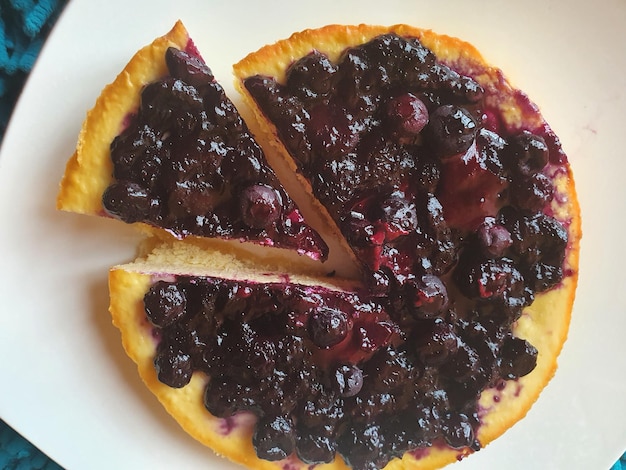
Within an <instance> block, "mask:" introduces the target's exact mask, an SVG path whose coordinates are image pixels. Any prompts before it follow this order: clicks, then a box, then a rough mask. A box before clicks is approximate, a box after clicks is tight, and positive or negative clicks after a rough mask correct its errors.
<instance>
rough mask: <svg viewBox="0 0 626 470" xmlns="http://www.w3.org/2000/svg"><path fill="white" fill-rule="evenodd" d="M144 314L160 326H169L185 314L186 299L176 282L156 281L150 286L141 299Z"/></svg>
mask: <svg viewBox="0 0 626 470" xmlns="http://www.w3.org/2000/svg"><path fill="white" fill-rule="evenodd" d="M143 302H144V306H145V310H146V315H148V318H149V319H150V321H151V322H152V323H153V324H154V325H156V326H158V327H161V328H164V327H166V326H169V325H171V324H173V323H174V322H176V321H177V320H179V319H180V318H182V316H183V315H184V314H185V308H186V306H187V299H186V297H185V293H184V291H183V290H182V289H181V288H180V286H179V285H178V284H176V283H171V282H167V281H158V282H156V283H155V284H153V285H152V286H151V287H150V290H148V292H147V293H146V295H145V296H144V299H143Z"/></svg>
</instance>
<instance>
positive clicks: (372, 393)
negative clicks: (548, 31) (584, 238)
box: [109, 34, 568, 470]
mask: <svg viewBox="0 0 626 470" xmlns="http://www.w3.org/2000/svg"><path fill="white" fill-rule="evenodd" d="M167 57H168V58H167V63H168V68H169V73H170V75H171V76H170V77H167V78H165V79H163V80H160V81H158V82H156V83H155V84H153V85H151V86H150V87H148V88H147V89H146V91H145V92H144V95H145V96H144V97H143V98H142V107H141V109H140V112H139V116H138V117H137V119H138V121H137V122H134V123H132V125H131V127H129V129H127V130H126V131H124V132H123V133H122V134H121V135H120V136H119V137H118V138H117V139H116V140H115V141H114V143H113V144H112V148H111V151H112V160H113V162H114V166H115V170H114V171H115V175H116V178H118V179H119V181H118V182H116V183H115V184H117V185H120V187H118V188H117V189H116V187H115V185H113V186H112V187H111V188H110V191H111V193H113V194H112V197H110V199H111V200H112V203H110V204H109V207H111V208H112V209H113V211H115V207H118V206H119V207H121V206H124V205H125V204H126V202H119V201H128V200H133V201H135V200H136V202H133V204H134V205H133V208H132V209H129V208H126V209H124V210H125V211H126V212H124V211H122V210H121V209H120V210H118V212H115V214H118V213H119V214H122V212H124V214H126V215H123V217H129V216H128V214H131V219H132V218H137V219H138V220H142V219H141V214H147V216H148V217H150V220H159V219H168V220H171V219H170V218H171V214H175V215H176V217H177V219H176V220H177V221H176V223H177V224H179V225H180V226H181V227H182V228H184V229H185V230H189V231H191V229H192V225H190V221H191V220H193V221H196V220H200V221H201V225H202V226H206V227H213V229H214V230H215V231H216V232H218V233H225V232H228V233H235V227H231V226H228V224H226V223H225V222H224V220H227V219H228V220H236V221H237V222H233V223H240V224H242V225H244V226H245V229H246V230H248V231H256V232H259V233H263V234H270V233H272V231H273V230H275V228H276V227H277V226H278V225H280V224H284V227H283V228H284V229H285V230H287V231H289V233H291V235H292V236H293V237H294V238H295V239H297V240H299V242H300V243H301V244H302V245H303V246H307V243H309V242H310V241H311V240H313V239H314V238H313V237H311V236H310V235H309V232H307V230H306V228H303V227H302V226H300V227H295V224H296V222H297V221H298V220H299V217H301V216H300V215H299V213H298V212H297V211H295V209H293V204H292V203H291V202H290V201H289V200H288V197H287V195H286V194H285V193H284V192H283V190H282V189H276V188H280V186H278V185H277V184H275V181H276V180H274V179H273V178H269V179H267V178H266V177H267V176H268V172H270V171H271V170H269V169H266V165H265V160H264V156H263V153H262V152H261V150H260V149H259V148H258V146H256V144H255V143H254V142H253V141H252V140H251V138H249V136H248V134H247V129H246V128H245V124H244V123H243V121H242V120H241V118H240V117H239V116H238V114H236V113H235V110H234V106H233V105H232V103H230V102H228V101H224V100H223V99H222V98H221V96H222V92H221V90H220V89H219V85H217V84H216V83H215V82H214V80H213V77H212V74H211V72H210V70H209V69H208V67H205V66H204V65H203V63H202V62H201V61H200V59H198V58H197V57H194V56H190V55H189V54H186V53H181V52H180V51H176V50H171V51H168V56H167ZM244 86H245V87H246V89H247V90H248V91H249V92H250V94H251V95H252V97H253V98H254V99H255V100H256V101H257V103H258V104H259V106H260V107H261V109H262V111H263V112H264V113H265V115H266V116H267V117H268V118H269V119H270V120H271V121H272V122H273V123H274V124H275V125H276V129H277V133H278V136H279V137H280V139H281V140H282V141H283V143H284V144H285V146H286V147H287V150H288V151H289V152H290V154H292V155H293V157H294V160H295V161H296V163H297V165H298V170H299V171H300V172H301V173H302V174H303V176H305V177H306V178H307V179H308V180H309V181H310V183H311V187H312V189H313V193H314V196H315V197H316V198H317V199H318V200H319V201H320V202H321V203H322V204H323V205H324V206H325V207H326V208H327V209H328V212H329V214H330V215H331V216H332V217H333V218H334V220H335V222H336V223H337V226H338V227H339V228H340V229H341V230H342V233H343V234H344V236H345V238H346V240H347V241H348V243H349V244H350V246H351V248H352V249H353V251H354V252H355V254H356V256H357V258H358V259H359V260H360V261H362V267H363V274H364V281H365V282H364V285H365V286H367V290H366V291H362V292H361V291H360V292H340V291H330V290H327V289H324V288H322V287H305V286H300V285H297V284H292V283H290V282H285V283H282V284H272V283H270V284H254V283H246V282H243V281H227V280H219V279H212V278H194V277H187V276H176V278H175V280H173V281H172V280H171V279H168V282H163V281H157V282H155V284H154V286H153V287H152V288H151V289H150V291H149V292H148V293H147V294H146V297H145V298H144V305H145V308H146V317H147V319H148V320H150V322H151V323H152V326H153V327H154V328H155V330H157V332H158V334H155V337H156V338H159V340H158V341H159V344H158V347H157V355H156V358H155V367H156V369H157V372H158V377H159V379H160V380H161V381H162V382H164V383H166V384H168V385H171V386H173V387H180V386H184V384H185V383H187V381H188V380H190V378H191V374H192V373H193V372H194V371H197V370H198V371H201V372H203V373H204V374H206V375H207V376H208V378H209V380H208V383H207V385H206V389H205V393H204V405H205V407H206V409H207V410H208V411H209V412H210V413H212V414H213V415H215V416H218V417H229V416H232V415H234V414H236V413H238V412H241V411H247V412H250V413H253V414H254V415H255V416H256V417H257V423H256V426H255V430H254V434H253V444H254V447H255V450H256V452H257V455H258V456H259V457H260V458H263V459H266V460H281V459H285V458H288V457H289V456H291V455H296V456H297V457H299V458H300V459H301V460H302V461H304V462H305V463H307V464H309V465H311V466H314V465H317V464H322V463H329V462H332V461H333V459H334V458H335V454H336V453H339V454H340V455H341V456H342V457H343V459H344V460H345V462H346V463H347V464H348V465H349V466H351V467H352V468H353V469H355V470H362V469H376V468H382V467H383V466H385V465H386V464H387V463H388V462H389V461H390V460H391V459H392V458H394V457H401V456H402V455H404V453H405V452H409V451H419V450H420V449H425V448H428V447H431V446H433V445H439V444H440V443H441V445H444V444H445V445H447V446H448V447H451V448H454V449H463V450H466V449H471V450H478V449H479V448H480V446H481V444H480V442H479V441H478V439H477V436H478V434H479V433H478V431H479V427H480V416H481V413H482V410H481V408H480V406H479V402H478V401H479V398H480V396H481V393H482V391H484V390H485V389H486V388H488V387H492V386H494V385H495V384H497V383H501V382H503V381H506V380H516V379H518V378H519V377H523V376H524V375H526V374H528V373H530V372H531V371H532V370H533V369H534V368H535V366H536V362H537V355H538V351H537V349H536V348H534V347H533V346H532V345H531V344H530V343H529V342H528V341H526V340H524V339H521V338H518V337H516V336H515V335H514V329H515V326H514V325H515V322H516V320H518V319H519V318H520V316H521V314H522V310H523V308H524V307H526V306H527V305H529V304H530V303H531V302H532V301H533V299H534V297H535V295H536V294H537V293H539V292H542V291H544V290H547V289H550V288H551V287H553V286H555V285H557V284H558V283H559V282H560V281H561V280H562V279H563V277H564V275H565V274H564V269H563V263H564V260H565V256H566V249H567V244H568V230H567V228H566V226H565V225H564V224H563V223H561V222H560V221H558V220H557V219H556V218H554V217H552V216H550V215H548V214H547V213H545V212H549V210H548V209H547V208H549V207H550V204H551V203H552V201H553V197H554V187H553V182H552V180H551V179H550V177H549V176H548V175H551V174H552V173H551V171H552V167H551V165H560V164H562V163H563V162H565V161H566V160H565V157H564V154H562V151H561V150H560V146H559V144H558V139H556V137H555V136H554V135H553V134H551V132H550V131H549V130H548V129H544V130H541V131H535V133H531V132H527V131H522V130H519V129H516V130H511V129H507V127H506V126H505V125H504V124H503V123H504V122H505V120H504V119H502V116H500V115H499V114H498V113H499V111H498V110H497V109H493V107H492V104H490V102H489V100H487V99H483V98H484V97H485V96H488V94H489V93H491V91H490V90H483V89H482V87H481V86H480V85H479V84H478V82H477V81H476V80H475V79H474V78H472V77H471V76H469V75H463V74H461V73H459V71H457V70H453V69H452V68H451V67H450V66H449V65H447V64H444V63H442V62H440V61H438V60H437V59H436V57H435V56H434V55H433V54H432V52H431V51H429V50H428V49H427V48H425V47H424V46H423V45H422V44H421V43H420V42H419V41H418V40H417V39H414V38H402V37H399V36H397V35H395V34H386V35H383V36H379V37H377V38H374V39H372V40H371V41H369V42H368V43H366V44H363V45H361V46H357V47H352V48H350V49H348V50H346V51H344V52H343V54H341V55H340V57H339V58H338V60H336V61H334V60H331V59H330V58H329V57H328V56H326V55H325V54H322V53H320V52H318V51H312V52H311V53H309V54H307V55H306V56H304V57H302V58H301V59H299V60H296V61H295V62H294V63H293V64H291V65H290V66H289V67H288V69H287V73H286V79H285V81H284V83H279V82H277V81H276V80H275V79H273V78H271V77H262V76H256V77H251V78H249V79H247V80H246V81H245V83H244ZM160 102H165V103H168V104H169V105H170V106H173V104H175V103H177V106H178V105H180V106H181V107H182V111H176V112H171V113H168V112H162V111H158V112H157V110H156V107H158V106H157V105H156V104H158V103H160ZM146 115H147V118H146V119H144V118H145V117H146ZM142 119H144V120H142ZM164 123H165V124H164ZM164 126H169V127H168V129H169V130H164ZM224 127H226V128H232V129H236V130H237V132H239V133H244V134H245V135H244V136H243V137H242V136H240V135H229V134H226V135H224V134H223V133H221V132H220V129H222V128H224ZM171 129H177V130H178V131H179V132H178V134H180V135H183V136H184V137H183V138H182V139H181V137H180V135H178V134H177V135H176V136H174V135H172V134H171ZM190 136H191V137H190ZM157 163H158V164H157ZM162 164H165V165H166V166H167V168H168V171H167V173H168V174H169V175H173V176H171V179H170V180H169V181H167V180H163V179H162V178H163V176H162V174H161V173H162V172H161V171H160V169H159V168H160V167H162ZM206 168H210V171H206ZM168 178H170V177H168ZM125 181H131V182H132V183H124V182H125ZM163 187H167V188H168V193H167V197H164V196H163V194H162V192H160V191H162V189H160V188H163ZM114 191H117V192H118V193H119V194H117V195H116V194H114ZM229 195H236V200H235V203H234V204H233V203H232V201H231V202H230V203H228V204H226V203H224V201H226V200H228V196H229ZM162 206H168V209H167V210H162ZM155 208H156V209H155ZM133 211H134V212H133ZM233 212H234V213H236V216H234V217H233ZM549 213H551V212H549ZM133 214H137V215H133ZM223 214H226V215H227V216H226V217H223ZM115 216H117V215H115ZM285 218H286V219H288V220H289V221H290V222H293V224H289V223H285V222H283V220H284V219H285ZM194 223H195V222H194Z"/></svg>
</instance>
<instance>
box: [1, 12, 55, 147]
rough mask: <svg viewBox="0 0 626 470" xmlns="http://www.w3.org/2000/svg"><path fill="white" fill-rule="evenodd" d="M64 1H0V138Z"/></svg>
mask: <svg viewBox="0 0 626 470" xmlns="http://www.w3.org/2000/svg"><path fill="white" fill-rule="evenodd" d="M66 3H67V0H0V138H1V137H2V136H3V135H4V131H5V129H6V126H7V123H8V120H9V116H10V115H11V111H12V110H13V106H14V105H15V101H16V100H17V97H18V96H19V93H20V91H21V90H22V87H23V85H24V81H25V80H26V77H27V76H28V72H30V70H31V68H32V67H33V64H34V62H35V59H36V58H37V55H38V54H39V51H40V50H41V46H42V44H43V42H44V40H45V38H46V36H47V35H48V32H49V31H50V29H51V27H52V25H53V24H54V21H55V20H56V18H57V17H58V15H59V13H60V12H61V10H62V9H63V6H65V4H66Z"/></svg>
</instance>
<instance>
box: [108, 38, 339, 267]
mask: <svg viewBox="0 0 626 470" xmlns="http://www.w3.org/2000/svg"><path fill="white" fill-rule="evenodd" d="M165 61H166V64H167V70H168V75H167V76H164V77H162V78H161V79H159V80H157V81H156V82H153V83H149V84H147V85H146V86H145V87H144V88H143V90H142V93H141V102H140V105H139V109H138V110H137V112H136V113H133V114H130V115H128V116H126V118H125V119H124V122H123V126H122V127H123V130H122V132H121V133H120V135H118V136H117V137H116V138H115V139H114V140H113V142H112V143H111V160H112V162H113V182H112V183H111V185H110V186H109V187H108V188H107V189H106V190H105V192H104V194H103V197H102V204H103V207H104V210H105V213H106V214H107V215H109V216H111V217H115V218H117V219H120V220H122V221H124V222H127V223H133V222H144V223H147V224H149V225H152V226H156V227H159V228H162V229H165V230H166V231H168V232H170V233H171V234H172V235H174V236H175V237H177V238H184V237H186V236H188V235H195V236H202V237H221V238H227V239H241V240H245V241H253V242H256V243H259V244H262V245H274V246H277V247H282V248H289V249H294V250H297V251H298V252H299V253H302V254H307V255H309V256H310V257H311V258H313V259H321V260H324V259H326V257H327V255H328V248H327V246H326V244H325V243H324V241H323V240H322V239H321V237H320V236H319V234H317V232H315V231H314V230H313V229H311V228H310V227H309V226H308V225H307V224H306V223H305V222H304V219H303V217H302V215H301V214H300V212H299V210H298V208H297V207H296V206H295V204H294V203H293V201H292V200H291V199H290V198H289V196H288V195H287V193H286V192H285V190H284V188H283V187H282V185H281V184H280V182H279V181H278V179H277V178H276V175H275V174H274V172H273V171H272V170H271V168H270V167H269V166H268V165H267V162H266V159H265V155H264V153H263V151H262V150H261V148H260V147H259V146H258V145H257V143H256V142H255V140H254V139H253V138H252V136H251V134H250V132H249V130H248V128H247V126H246V124H245V123H244V121H243V120H242V119H241V117H240V115H239V113H238V111H237V109H236V108H235V106H234V105H233V103H232V102H231V101H230V100H229V99H228V98H227V97H226V95H225V94H224V90H223V89H222V87H221V86H220V85H219V84H218V83H217V82H216V81H215V78H214V77H213V74H212V73H211V70H210V69H209V68H208V67H207V65H206V64H205V63H204V61H203V60H202V59H201V58H200V56H199V54H198V51H197V49H196V47H195V45H194V44H193V43H192V42H191V41H189V43H188V44H187V47H186V48H185V50H184V51H181V50H178V49H175V48H169V49H168V50H167V52H166V55H165Z"/></svg>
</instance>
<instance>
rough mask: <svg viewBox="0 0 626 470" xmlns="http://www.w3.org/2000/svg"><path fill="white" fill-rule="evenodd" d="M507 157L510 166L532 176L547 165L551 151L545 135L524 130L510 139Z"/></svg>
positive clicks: (520, 172)
mask: <svg viewBox="0 0 626 470" xmlns="http://www.w3.org/2000/svg"><path fill="white" fill-rule="evenodd" d="M507 157H508V162H507V163H508V166H509V167H510V168H512V169H513V170H514V171H516V172H518V173H519V174H521V175H523V176H530V175H533V174H535V173H537V172H539V171H541V170H542V169H543V168H544V167H545V166H546V165H547V163H548V161H549V160H550V151H549V148H548V145H547V144H546V141H545V140H544V138H543V137H541V136H540V135H536V134H533V133H531V132H529V131H523V132H522V133H521V134H518V135H516V136H514V137H513V138H512V139H510V141H509V145H508V152H507Z"/></svg>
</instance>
